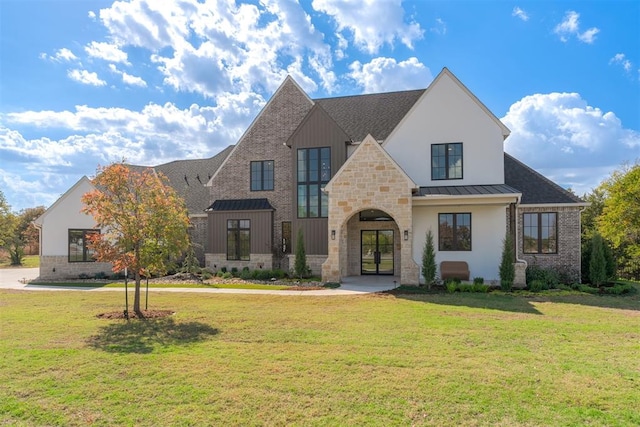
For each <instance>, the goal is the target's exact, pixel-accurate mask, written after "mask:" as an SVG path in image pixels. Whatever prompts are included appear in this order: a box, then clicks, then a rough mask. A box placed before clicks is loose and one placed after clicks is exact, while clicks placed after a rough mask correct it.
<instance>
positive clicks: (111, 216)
mask: <svg viewBox="0 0 640 427" xmlns="http://www.w3.org/2000/svg"><path fill="white" fill-rule="evenodd" d="M167 182H168V180H167V178H166V177H164V176H163V175H162V174H158V173H156V172H155V171H154V170H152V169H145V170H143V171H142V172H136V171H134V170H132V169H130V168H128V167H127V166H125V165H124V164H122V163H114V164H111V165H109V166H106V167H99V168H98V172H97V175H96V177H95V178H94V179H93V184H94V185H95V186H96V188H97V189H96V190H95V191H92V192H89V193H87V194H85V195H84V196H83V197H82V202H83V203H84V205H85V207H84V208H83V212H84V213H87V214H89V215H92V216H93V217H94V218H95V220H96V228H99V229H100V230H101V232H100V233H96V234H94V235H92V236H91V237H90V240H91V241H90V247H91V248H92V249H93V250H94V251H95V254H96V255H95V256H96V259H97V260H98V261H102V262H110V263H112V264H113V271H114V272H120V271H122V270H124V269H125V268H126V269H127V270H128V271H129V272H130V273H132V274H133V275H134V278H135V293H134V299H133V310H134V312H135V313H136V314H138V315H141V314H142V313H141V311H140V281H141V278H142V275H143V274H144V273H145V272H150V271H151V272H157V273H164V272H166V271H167V270H168V269H169V267H170V265H171V259H175V258H176V257H178V256H180V255H181V254H182V253H183V251H184V250H185V249H187V247H188V244H189V237H188V233H187V227H188V226H189V218H188V214H187V210H186V207H185V204H184V201H183V200H182V199H181V198H180V197H179V196H178V195H177V194H176V192H175V191H174V190H173V188H171V187H170V186H169V185H168V184H167Z"/></svg>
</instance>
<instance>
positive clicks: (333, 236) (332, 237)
mask: <svg viewBox="0 0 640 427" xmlns="http://www.w3.org/2000/svg"><path fill="white" fill-rule="evenodd" d="M331 240H336V230H331Z"/></svg>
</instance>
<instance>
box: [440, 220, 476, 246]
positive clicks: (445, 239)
mask: <svg viewBox="0 0 640 427" xmlns="http://www.w3.org/2000/svg"><path fill="white" fill-rule="evenodd" d="M438 224H439V225H438V250H441V251H470V250H471V214H470V213H441V214H438Z"/></svg>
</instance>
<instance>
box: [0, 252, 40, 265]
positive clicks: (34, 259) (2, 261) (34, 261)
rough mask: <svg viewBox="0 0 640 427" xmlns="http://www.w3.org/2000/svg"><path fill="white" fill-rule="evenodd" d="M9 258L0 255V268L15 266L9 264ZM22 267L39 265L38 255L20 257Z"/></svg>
mask: <svg viewBox="0 0 640 427" xmlns="http://www.w3.org/2000/svg"><path fill="white" fill-rule="evenodd" d="M10 263H11V259H10V258H9V257H8V256H0V268H15V267H12V266H11V265H10ZM22 267H26V268H32V267H34V268H35V267H40V256H39V255H25V256H24V258H23V259H22Z"/></svg>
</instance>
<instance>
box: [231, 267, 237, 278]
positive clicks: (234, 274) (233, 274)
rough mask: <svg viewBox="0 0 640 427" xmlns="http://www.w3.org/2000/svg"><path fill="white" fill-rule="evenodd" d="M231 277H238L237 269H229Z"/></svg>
mask: <svg viewBox="0 0 640 427" xmlns="http://www.w3.org/2000/svg"><path fill="white" fill-rule="evenodd" d="M231 275H232V276H233V277H238V267H232V268H231Z"/></svg>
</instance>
